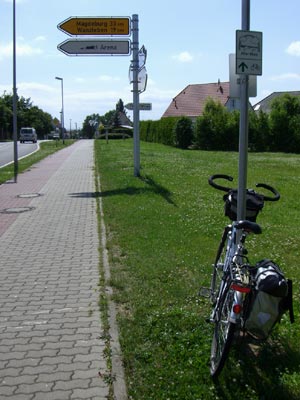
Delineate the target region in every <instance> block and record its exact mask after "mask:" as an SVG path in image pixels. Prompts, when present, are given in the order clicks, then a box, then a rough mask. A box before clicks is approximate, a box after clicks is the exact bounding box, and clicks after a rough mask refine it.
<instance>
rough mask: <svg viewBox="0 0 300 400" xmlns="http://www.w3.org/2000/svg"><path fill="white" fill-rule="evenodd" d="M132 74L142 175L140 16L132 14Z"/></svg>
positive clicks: (137, 155) (136, 171)
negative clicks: (139, 79)
mask: <svg viewBox="0 0 300 400" xmlns="http://www.w3.org/2000/svg"><path fill="white" fill-rule="evenodd" d="M132 53H133V59H132V75H133V142H134V150H133V158H134V176H140V131H139V129H140V126H139V125H140V110H139V85H138V73H139V17H138V15H137V14H134V15H133V16H132Z"/></svg>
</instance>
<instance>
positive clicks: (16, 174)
mask: <svg viewBox="0 0 300 400" xmlns="http://www.w3.org/2000/svg"><path fill="white" fill-rule="evenodd" d="M16 52H17V49H16V0H14V1H13V140H14V180H15V183H17V176H18V125H17V124H18V120H17V112H18V106H17V101H18V97H17V67H16V64H17V62H16V58H17V56H16Z"/></svg>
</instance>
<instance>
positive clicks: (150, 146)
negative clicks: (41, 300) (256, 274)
mask: <svg viewBox="0 0 300 400" xmlns="http://www.w3.org/2000/svg"><path fill="white" fill-rule="evenodd" d="M95 157H96V173H98V174H100V179H101V189H100V193H99V196H101V198H102V201H103V208H104V216H105V223H106V228H107V234H108V242H107V246H108V250H109V257H110V263H111V281H110V282H109V284H110V285H111V286H112V287H113V289H114V300H115V302H116V304H117V307H118V323H119V328H120V341H121V347H122V352H123V357H124V365H125V370H126V379H127V386H128V392H129V398H130V399H132V400H167V399H168V400H198V399H203V400H215V399H228V400H229V399H232V400H240V399H243V400H246V399H247V400H254V399H255V400H256V399H257V400H258V399H260V400H285V399H289V400H296V399H299V398H300V372H299V365H300V330H299V282H300V269H299V266H298V259H299V238H298V236H299V233H298V231H299V225H300V212H299V200H298V193H299V176H300V156H299V155H293V154H282V153H278V154H275V153H272V154H269V153H250V154H249V160H248V186H249V187H254V185H255V183H257V182H265V183H269V184H270V185H272V186H274V187H276V188H277V189H278V190H279V192H280V193H281V196H282V198H281V200H280V201H279V202H277V203H266V204H265V207H264V209H263V211H262V213H261V215H260V216H259V218H258V222H259V223H260V224H261V226H262V229H263V235H260V236H256V237H250V238H249V241H248V250H249V254H250V261H251V262H253V263H254V262H256V261H259V260H260V259H262V258H265V257H268V258H272V259H273V260H274V261H275V262H277V263H278V264H279V265H280V266H281V267H282V269H283V270H284V272H285V273H286V276H287V277H289V278H291V279H293V284H294V309H295V315H296V323H295V324H293V325H291V324H290V323H289V320H288V318H287V317H284V318H283V320H282V322H281V324H280V325H279V326H278V328H276V329H275V331H274V332H273V334H272V337H271V338H270V339H269V340H268V341H266V342H265V343H263V344H262V345H260V346H257V345H256V344H251V345H249V344H247V343H245V344H244V345H243V346H236V347H235V348H234V349H233V351H232V352H231V355H230V358H229V360H228V362H227V364H226V367H225V368H224V370H223V372H222V374H221V377H220V379H219V382H218V383H213V382H212V380H211V378H210V375H209V357H210V344H211V336H212V326H211V325H209V324H208V323H207V322H205V319H206V318H207V316H208V315H209V310H210V308H209V303H208V301H207V300H206V299H203V298H201V297H199V295H198V291H199V288H200V287H201V286H202V285H204V286H205V285H208V282H209V279H210V273H211V264H212V262H213V259H214V255H215V252H216V248H217V244H218V241H219V238H220V235H221V232H222V229H223V226H224V225H225V224H226V223H227V222H228V220H227V219H226V217H224V216H223V200H222V193H221V192H218V191H216V190H214V189H213V188H211V187H210V186H209V185H208V183H207V179H208V177H209V176H210V175H212V174H214V173H224V174H229V175H232V176H233V177H234V178H235V180H234V182H235V185H236V186H237V181H238V154H237V153H222V152H203V151H184V150H180V149H174V148H171V147H167V146H163V145H158V144H154V143H144V142H142V143H141V177H139V178H137V177H134V176H133V175H134V174H133V142H132V140H114V141H110V142H109V143H106V142H105V141H100V140H97V141H95Z"/></svg>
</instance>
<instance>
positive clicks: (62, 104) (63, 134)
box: [55, 76, 65, 144]
mask: <svg viewBox="0 0 300 400" xmlns="http://www.w3.org/2000/svg"><path fill="white" fill-rule="evenodd" d="M55 79H57V80H59V81H61V135H62V140H63V144H65V126H64V80H63V78H60V77H58V76H56V77H55Z"/></svg>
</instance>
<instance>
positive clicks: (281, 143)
mask: <svg viewBox="0 0 300 400" xmlns="http://www.w3.org/2000/svg"><path fill="white" fill-rule="evenodd" d="M299 126H300V98H299V97H297V96H292V95H290V94H288V93H286V94H284V95H282V96H280V97H278V98H276V99H274V100H273V102H272V104H271V113H270V129H271V132H270V134H271V150H272V151H284V152H299V151H300V137H299V135H300V133H299Z"/></svg>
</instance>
